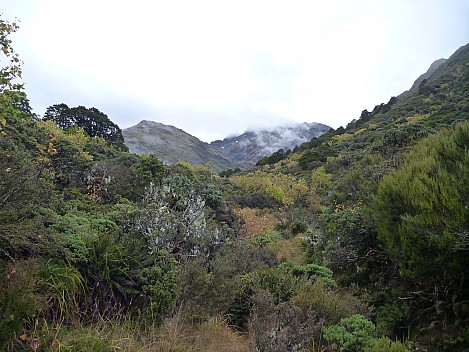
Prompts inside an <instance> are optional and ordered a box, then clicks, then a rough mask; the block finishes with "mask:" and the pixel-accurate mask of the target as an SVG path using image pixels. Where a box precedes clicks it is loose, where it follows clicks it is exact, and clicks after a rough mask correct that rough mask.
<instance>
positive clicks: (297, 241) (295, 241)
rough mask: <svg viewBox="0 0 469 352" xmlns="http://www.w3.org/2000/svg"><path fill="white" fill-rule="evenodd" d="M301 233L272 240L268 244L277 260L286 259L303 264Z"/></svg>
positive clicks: (302, 239)
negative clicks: (288, 237)
mask: <svg viewBox="0 0 469 352" xmlns="http://www.w3.org/2000/svg"><path fill="white" fill-rule="evenodd" d="M303 241H304V236H303V235H301V234H300V235H297V236H295V237H293V238H290V239H288V240H279V241H273V242H270V243H269V244H268V246H269V247H270V248H271V249H272V250H273V251H274V252H275V253H276V254H277V259H278V260H279V261H284V260H288V261H291V262H292V263H295V264H305V258H304V249H303V248H302V243H303Z"/></svg>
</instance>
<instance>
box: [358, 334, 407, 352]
mask: <svg viewBox="0 0 469 352" xmlns="http://www.w3.org/2000/svg"><path fill="white" fill-rule="evenodd" d="M365 352H410V350H409V348H408V347H407V346H406V344H405V343H402V342H400V341H399V340H397V341H391V340H390V339H389V338H388V337H381V338H379V339H377V340H375V341H374V343H373V345H372V346H371V347H366V348H365Z"/></svg>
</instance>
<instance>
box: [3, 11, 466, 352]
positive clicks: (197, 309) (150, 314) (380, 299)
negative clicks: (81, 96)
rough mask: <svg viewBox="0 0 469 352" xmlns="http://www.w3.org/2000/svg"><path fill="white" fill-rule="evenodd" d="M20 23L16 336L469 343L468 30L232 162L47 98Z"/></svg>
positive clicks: (10, 174)
mask: <svg viewBox="0 0 469 352" xmlns="http://www.w3.org/2000/svg"><path fill="white" fill-rule="evenodd" d="M15 30H16V25H14V24H10V23H8V22H6V21H4V20H0V39H1V41H0V44H1V45H2V51H1V55H2V70H1V72H0V126H1V131H0V224H1V226H0V349H1V350H6V351H42V350H46V351H47V350H49V351H50V350H59V351H120V350H125V351H248V350H251V351H279V352H280V351H314V352H316V351H375V352H377V351H394V352H396V351H464V350H465V349H468V348H469V319H468V316H469V314H468V311H469V305H468V301H469V285H468V282H467V268H468V264H469V263H468V259H467V258H468V256H467V250H468V248H469V239H468V233H469V211H468V209H469V204H468V200H469V188H468V187H469V186H468V185H469V182H468V175H469V122H468V120H469V116H468V115H469V46H465V47H462V48H460V49H459V50H458V51H457V52H456V53H455V54H454V55H453V56H451V57H450V58H449V59H448V60H447V61H445V62H444V63H443V64H442V65H440V67H439V68H438V69H437V70H436V71H435V72H434V73H433V74H432V75H430V76H429V77H428V78H426V79H424V80H422V82H421V83H420V84H419V87H418V89H417V91H414V92H412V91H411V92H409V94H407V95H405V96H401V97H400V98H392V99H391V100H390V101H389V102H388V103H387V104H381V105H378V106H376V107H375V109H374V110H373V111H372V112H368V111H363V113H362V114H361V116H360V118H359V119H357V120H355V121H352V122H351V123H350V124H348V125H347V127H346V128H339V129H337V130H331V131H329V132H327V133H325V134H323V135H321V136H320V137H318V138H313V139H312V140H311V141H309V142H307V143H305V144H303V145H301V146H299V147H297V148H295V149H294V150H293V151H292V152H291V153H285V152H277V153H274V154H273V155H272V156H270V157H266V158H262V159H261V160H259V162H258V166H257V167H256V168H253V169H251V170H248V171H244V172H241V171H240V170H229V171H228V172H226V171H225V172H223V173H222V174H220V175H217V174H215V173H214V172H213V170H211V169H210V168H208V167H203V166H191V165H189V164H187V163H177V164H173V165H170V166H166V165H164V164H163V163H162V162H161V161H160V160H159V159H158V158H156V157H155V156H154V155H152V154H141V155H137V154H133V153H129V152H128V151H127V150H126V148H125V146H123V145H122V144H121V141H122V140H121V137H122V135H121V133H120V129H119V128H118V127H117V126H115V125H114V124H112V123H111V122H110V120H109V119H108V118H107V117H106V115H104V114H103V113H101V112H99V111H97V110H96V109H93V108H92V109H86V108H83V107H78V108H71V109H70V108H68V107H66V106H62V105H60V106H52V107H51V109H50V112H51V114H49V115H48V116H45V118H44V119H39V118H38V117H37V116H35V115H34V114H32V112H31V109H30V107H29V104H28V100H27V96H26V94H25V93H24V91H23V87H22V86H21V84H19V83H17V82H18V81H17V78H18V77H20V75H21V67H20V66H19V60H18V58H17V56H16V55H15V53H14V51H13V49H12V47H11V42H10V40H9V35H10V33H11V32H14V31H15ZM3 62H6V64H4V63H3ZM57 112H59V113H57ZM64 116H65V119H63V117H64ZM91 127H93V128H91Z"/></svg>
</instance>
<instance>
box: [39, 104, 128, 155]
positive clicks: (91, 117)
mask: <svg viewBox="0 0 469 352" xmlns="http://www.w3.org/2000/svg"><path fill="white" fill-rule="evenodd" d="M44 120H46V121H47V120H53V121H55V123H56V124H57V127H60V128H62V129H69V128H73V127H81V128H83V130H84V131H85V132H86V133H87V134H88V135H89V136H90V137H101V138H104V139H105V140H107V141H108V142H110V143H111V144H112V145H114V146H115V147H117V148H118V149H121V150H124V151H127V150H128V148H127V147H126V146H125V144H124V137H123V136H122V130H121V129H120V128H119V126H117V125H116V124H115V123H113V122H112V121H111V120H110V119H109V118H108V116H107V115H106V114H104V113H102V112H101V111H99V110H98V109H96V108H90V109H88V108H85V107H84V106H78V107H74V108H69V107H68V106H67V105H66V104H56V105H52V106H49V107H48V108H47V110H46V112H45V114H44Z"/></svg>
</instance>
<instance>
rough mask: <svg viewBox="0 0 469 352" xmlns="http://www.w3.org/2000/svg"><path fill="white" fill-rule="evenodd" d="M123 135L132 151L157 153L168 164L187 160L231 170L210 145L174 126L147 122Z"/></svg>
mask: <svg viewBox="0 0 469 352" xmlns="http://www.w3.org/2000/svg"><path fill="white" fill-rule="evenodd" d="M122 135H123V136H124V141H125V144H126V145H127V147H128V148H129V150H130V151H131V152H133V153H136V154H143V153H152V154H155V155H156V156H157V157H158V159H160V160H161V161H162V162H163V163H165V164H167V165H171V164H175V163H177V162H179V161H186V162H188V163H190V164H192V165H209V166H211V167H212V168H213V169H214V170H215V171H221V170H226V169H228V168H230V167H231V163H230V161H228V160H227V159H225V158H224V157H222V156H221V155H219V154H218V153H216V152H215V151H214V150H213V149H212V148H211V147H210V146H209V145H208V144H207V143H205V142H202V141H201V140H199V139H198V138H196V137H194V136H192V135H190V134H189V133H186V132H184V131H183V130H181V129H179V128H176V127H174V126H169V125H164V124H162V123H159V122H153V121H145V120H144V121H141V122H140V123H139V124H137V125H135V126H132V127H129V128H126V129H124V130H122Z"/></svg>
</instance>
